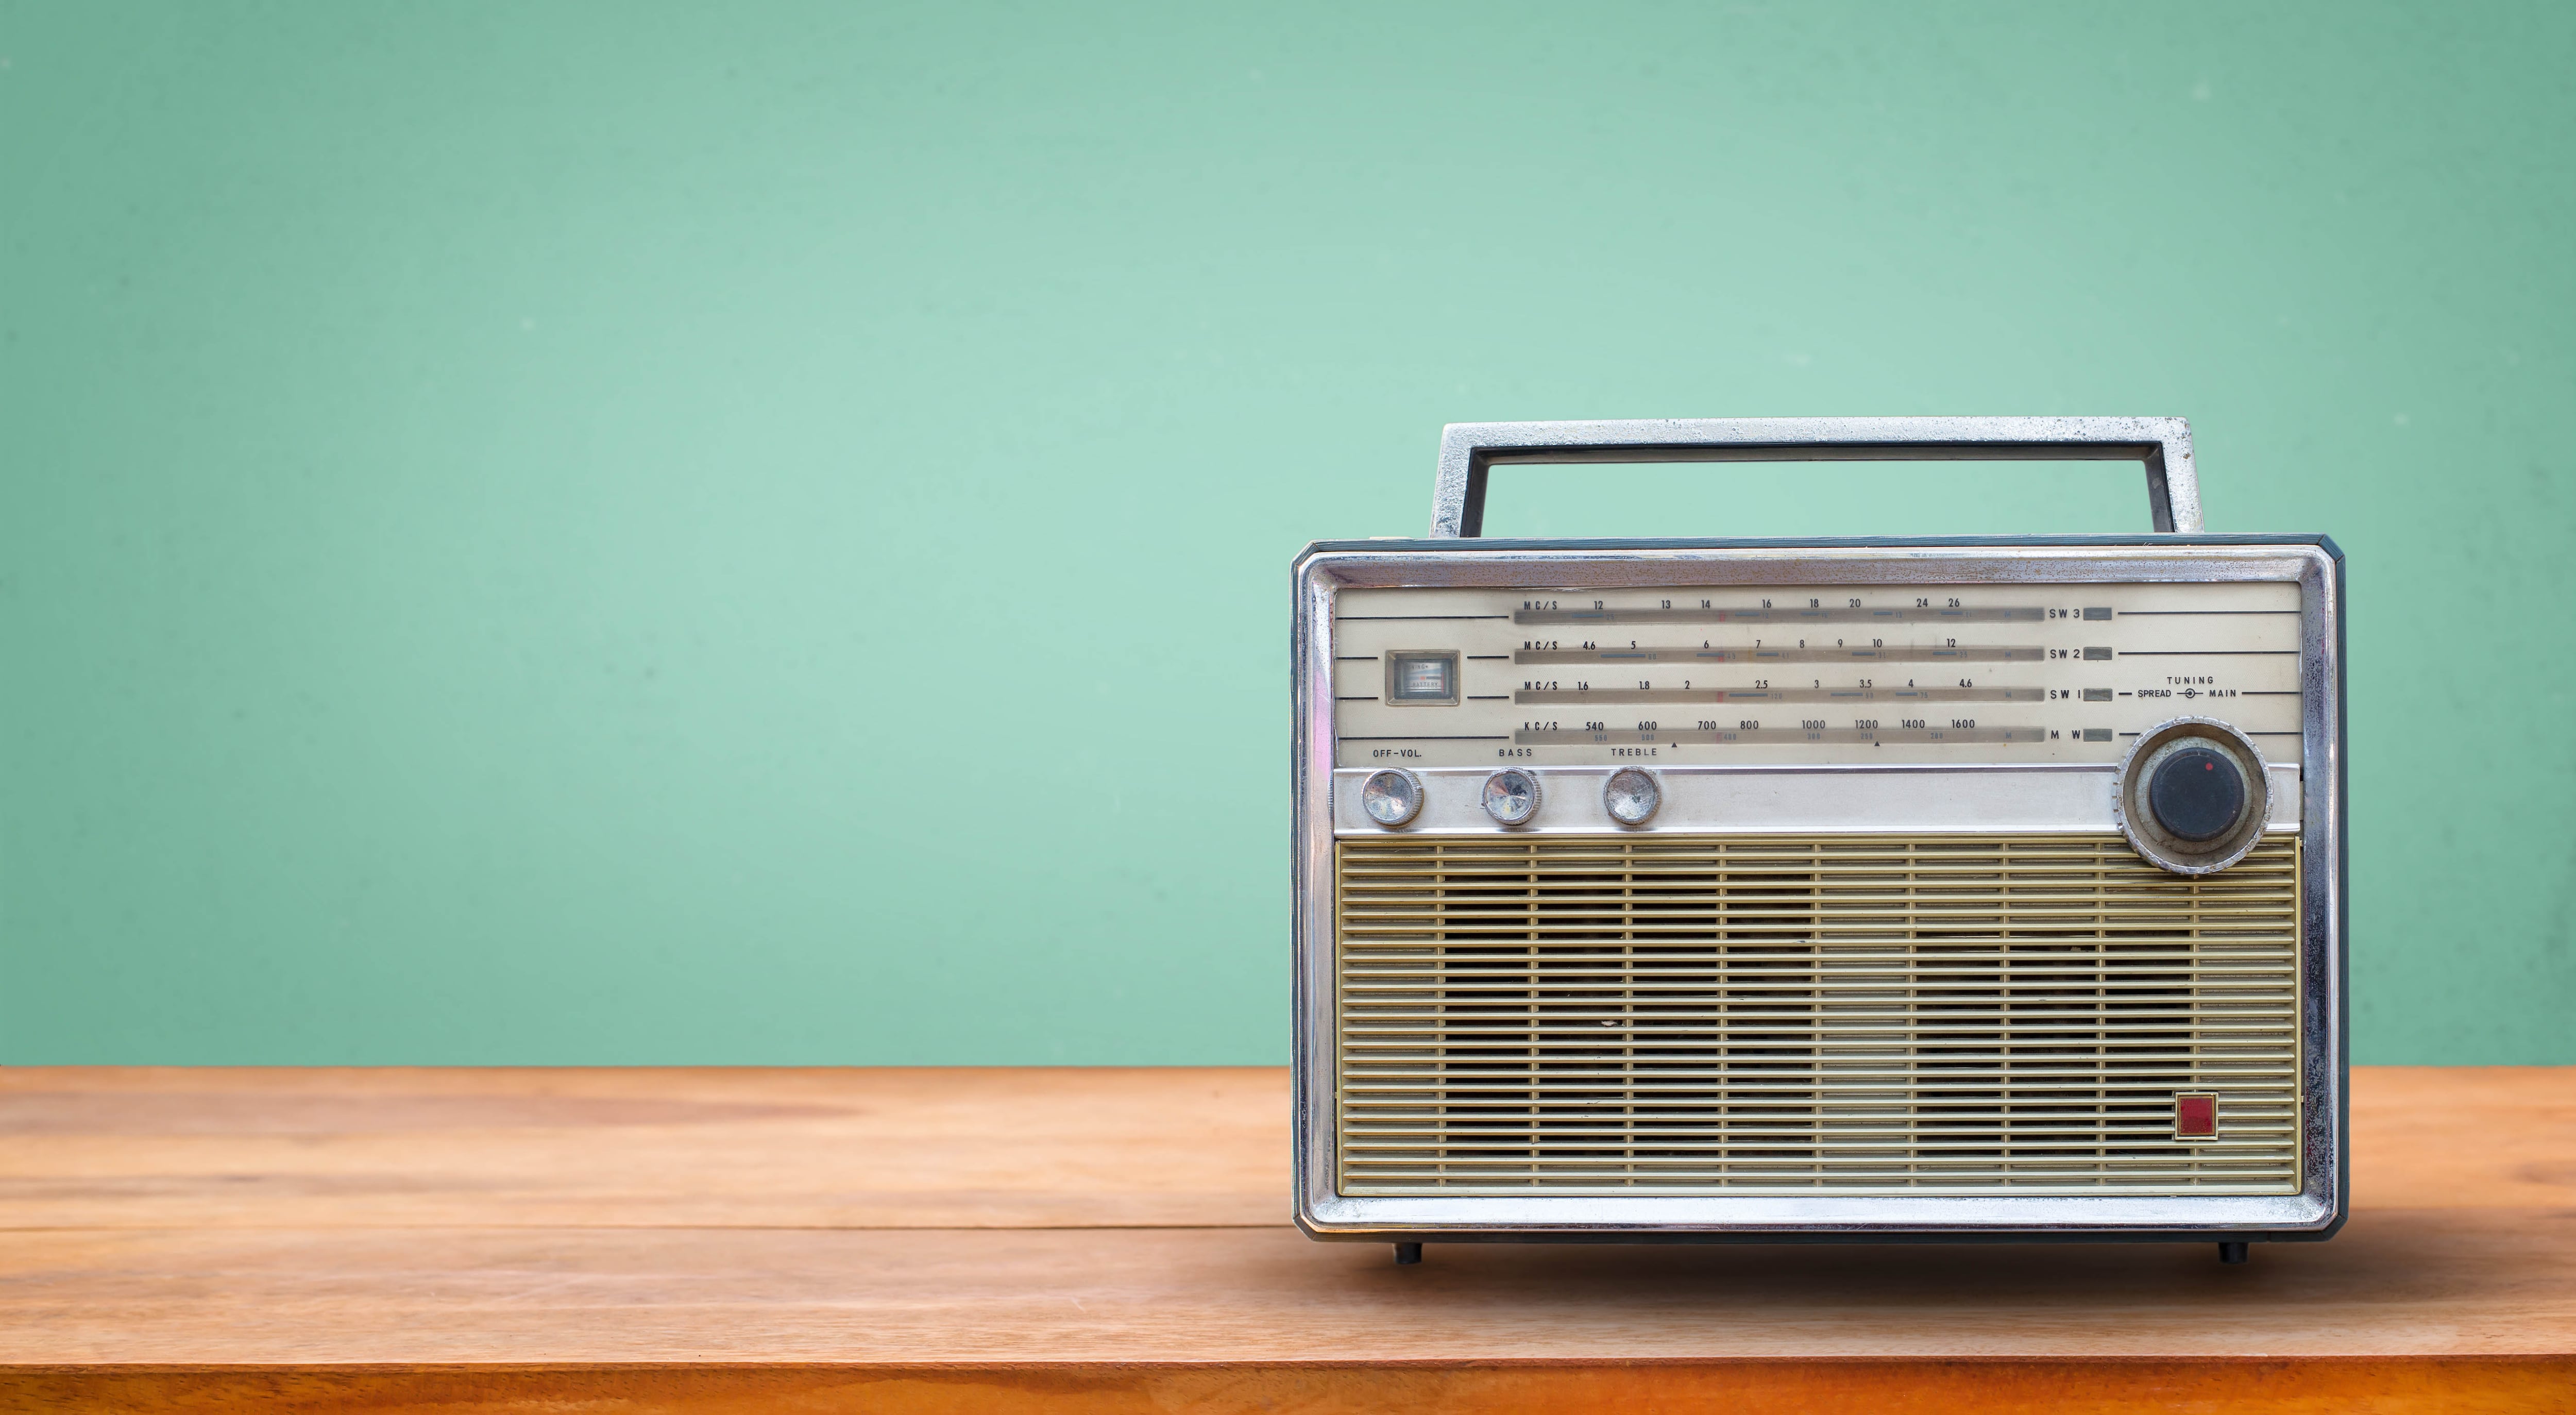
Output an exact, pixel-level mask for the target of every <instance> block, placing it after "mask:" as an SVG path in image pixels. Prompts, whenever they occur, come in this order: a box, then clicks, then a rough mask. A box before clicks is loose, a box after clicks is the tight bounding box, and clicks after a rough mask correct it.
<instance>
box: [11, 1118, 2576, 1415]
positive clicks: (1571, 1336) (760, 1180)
mask: <svg viewBox="0 0 2576 1415" xmlns="http://www.w3.org/2000/svg"><path fill="white" fill-rule="evenodd" d="M1286 1111H1287V1086H1286V1079H1285V1076H1284V1074H1283V1073H1280V1072H1276V1071H1268V1070H1173V1071H1141V1070H1138V1071H1093V1070H1080V1071H1076V1070H965V1071H900V1070H882V1071H748V1070H744V1071H735V1070H687V1071H624V1070H619V1071H608V1070H584V1071H438V1070H418V1071H188V1070H168V1071H160V1070H67V1069H66V1070H56V1069H33V1068H30V1069H18V1070H0V1408H10V1409H80V1408H95V1409H126V1408H154V1407H175V1406H179V1405H183V1404H194V1403H199V1402H213V1403H216V1404H218V1405H220V1404H222V1403H225V1402H243V1403H251V1404H258V1405H260V1406H263V1407H267V1408H281V1409H323V1408H335V1409H336V1408H363V1409H374V1410H431V1409H436V1410H447V1411H454V1410H496V1411H497V1410H520V1409H527V1410H535V1409H562V1408H566V1406H567V1405H574V1404H577V1405H579V1406H580V1407H581V1408H583V1409H599V1410H672V1411H681V1410H686V1411H729V1410H737V1409H741V1410H748V1409H754V1408H782V1407H785V1408H795V1409H800V1410H839V1409H852V1410H859V1409H865V1410H885V1409H890V1410H966V1409H992V1410H1011V1409H1021V1408H1036V1406H1038V1405H1050V1406H1055V1407H1059V1408H1066V1409H1079V1410H1099V1411H1126V1410H1140V1411H1141V1410H1164V1409H1179V1408H1204V1409H1210V1410H1234V1409H1242V1410H1255V1409H1260V1410H1315V1411H1338V1410H1357V1409H1382V1408H1391V1407H1394V1406H1406V1407H1411V1408H1420V1409H1435V1410H1482V1409H1511V1408H1538V1407H1541V1406H1544V1407H1546V1408H1551V1409H1565V1410H1592V1409H1600V1410H1610V1409H1635V1408H1639V1403H1640V1402H1651V1403H1653V1404H1654V1405H1655V1406H1657V1407H1659V1408H1668V1409H1702V1408H1706V1409H1738V1410H1741V1409H1844V1408H1848V1409H1854V1410H1860V1409H1869V1410H1952V1409H1972V1408H1973V1409H1990V1410H1993V1409H2041V1408H2049V1409H2101V1410H2112V1409H2120V1410H2128V1409H2148V1408H2194V1409H2260V1410H2279V1411H2290V1410H2310V1409H2315V1410H2325V1409H2337V1410H2344V1409H2357V1410H2390V1411H2395V1410H2408V1411H2412V1410H2429V1409H2498V1410H2503V1409H2571V1410H2576V1070H2559V1069H2538V1068H2532V1069H2505V1068H2496V1069H2475V1070H2468V1069H2462V1070H2398V1069H2377V1070H2363V1071H2359V1072H2356V1074H2355V1078H2354V1105H2353V1117H2354V1170H2355V1176H2356V1179H2355V1194H2356V1203H2355V1209H2354V1217H2353V1220H2352V1222H2351V1224H2350V1225H2349V1226H2348V1227H2347V1228H2346V1229H2345V1231H2344V1232H2343V1233H2342V1234H2341V1235H2340V1236H2338V1237H2337V1238H2335V1239H2333V1240H2332V1241H2330V1242H2326V1243H2322V1244H2297V1245H2291V1244H2284V1245H2276V1246H2269V1247H2260V1248H2258V1249H2257V1250H2256V1252H2255V1256H2254V1261H2253V1262H2252V1263H2250V1264H2248V1265H2245V1266H2243V1267H2224V1266H2221V1265H2220V1264H2218V1263H2217V1262H2216V1261H2215V1258H2214V1255H2213V1253H2212V1250H2211V1249H2210V1247H2209V1246H2208V1245H2204V1244H2189V1245H2161V1244H2157V1245H2128V1244H2088V1245H2074V1246H2060V1245H1986V1246H1980V1245H1931V1246H1912V1245H1851V1246H1845V1245H1825V1246H1800V1245H1778V1246H1769V1245H1766V1246H1759V1247H1660V1246H1606V1245H1605V1246H1526V1247H1525V1246H1487V1245H1466V1244H1459V1245H1434V1246H1433V1247H1432V1248H1431V1249H1430V1250H1429V1256H1428V1260H1427V1261H1426V1262H1425V1263H1423V1264H1422V1265H1421V1266H1419V1267H1413V1268H1397V1267H1395V1266H1393V1265H1392V1264H1391V1263H1390V1262H1388V1260H1387V1252H1386V1249H1385V1248H1384V1246H1382V1245H1376V1244H1319V1243H1313V1242H1310V1241H1308V1240H1307V1239H1305V1238H1304V1237H1302V1236H1301V1235H1299V1234H1298V1233H1297V1232H1296V1231H1295V1230H1294V1229H1293V1228H1290V1227H1288V1226H1287V1223H1286V1207H1287V1197H1286V1196H1287V1129H1286ZM2086 1402H2091V1403H2089V1404H2087V1403H2086Z"/></svg>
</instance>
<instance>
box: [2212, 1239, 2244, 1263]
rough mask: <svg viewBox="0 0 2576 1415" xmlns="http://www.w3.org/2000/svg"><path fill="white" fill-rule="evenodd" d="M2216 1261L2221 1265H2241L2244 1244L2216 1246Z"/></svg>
mask: <svg viewBox="0 0 2576 1415" xmlns="http://www.w3.org/2000/svg"><path fill="white" fill-rule="evenodd" d="M2218 1261H2220V1262H2222V1263H2241V1262H2244V1261H2245V1245H2244V1244H2242V1243H2221V1244H2219V1245H2218Z"/></svg>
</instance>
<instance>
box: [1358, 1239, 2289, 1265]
mask: <svg viewBox="0 0 2576 1415" xmlns="http://www.w3.org/2000/svg"><path fill="white" fill-rule="evenodd" d="M2236 1246H2237V1249H2238V1251H2239V1252H2240V1253H2241V1252H2242V1251H2243V1249H2244V1247H2245V1245H2244V1244H2242V1243H2239V1244H2237V1245H2236ZM1421 1261H1422V1245H1421V1244H1419V1243H1398V1244H1396V1245H1395V1265H1396V1266H1397V1267H1399V1268H1404V1267H1411V1266H1412V1265H1414V1264H1415V1263H1418V1262H1421ZM2231 1261H2234V1262H2239V1263H2241V1262H2243V1261H2245V1260H2244V1258H2242V1257H2238V1258H2235V1259H2232V1260H2231Z"/></svg>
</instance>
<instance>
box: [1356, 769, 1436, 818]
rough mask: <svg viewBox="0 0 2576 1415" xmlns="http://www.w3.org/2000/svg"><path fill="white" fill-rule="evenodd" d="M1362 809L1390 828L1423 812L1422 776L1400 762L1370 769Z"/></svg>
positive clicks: (1361, 800) (1362, 799) (1363, 785)
mask: <svg viewBox="0 0 2576 1415" xmlns="http://www.w3.org/2000/svg"><path fill="white" fill-rule="evenodd" d="M1360 809H1361V810H1363V811H1366V812H1368V818H1369V819H1370V820H1373V821H1376V822H1377V823H1378V824H1379V825H1382V826H1385V827H1386V828H1387V829H1389V830H1393V829H1395V828H1396V827H1397V826H1400V825H1404V824H1406V823H1407V822H1409V821H1411V820H1412V819H1413V818H1414V817H1415V816H1418V815H1420V814H1422V778H1421V777H1418V776H1416V775H1414V774H1413V773H1412V772H1409V771H1406V770H1405V769H1404V768H1402V767H1400V766H1395V767H1388V768H1387V769H1386V770H1384V771H1373V772H1370V773H1369V779H1368V780H1367V781H1365V782H1363V783H1361V785H1360Z"/></svg>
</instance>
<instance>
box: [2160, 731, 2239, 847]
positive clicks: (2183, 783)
mask: <svg viewBox="0 0 2576 1415" xmlns="http://www.w3.org/2000/svg"><path fill="white" fill-rule="evenodd" d="M2147 806H2148V808H2149V809H2151V810H2153V811H2154V812H2155V813H2156V824H2158V825H2161V826H2163V827H2164V828H2165V829H2166V831H2168V832H2170V833H2171V834H2173V835H2176V836H2179V837H2180V838H2182V839H2184V840H2188V841H2191V842H2193V843H2194V844H2198V843H2199V842H2201V841H2204V840H2216V839H2217V838H2218V837H2220V836H2222V835H2225V834H2226V833H2227V832H2228V831H2230V830H2233V829H2235V827H2236V822H2237V821H2239V820H2240V819H2242V818H2243V817H2244V815H2245V773H2244V771H2243V770H2242V769H2241V768H2239V767H2238V766H2237V765H2236V763H2235V762H2234V761H2232V760H2230V759H2229V758H2228V756H2227V754H2226V753H2224V752H2219V751H2213V750H2212V749H2210V748H2208V747H2201V746H2190V747H2185V748H2183V749H2182V750H2181V751H2178V752H2174V753H2172V754H2170V755H2168V756H2167V757H2166V758H2165V759H2164V760H2163V761H2160V762H2158V763H2156V769H2155V773H2154V774H2153V775H2151V776H2149V777H2148V778H2147Z"/></svg>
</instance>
